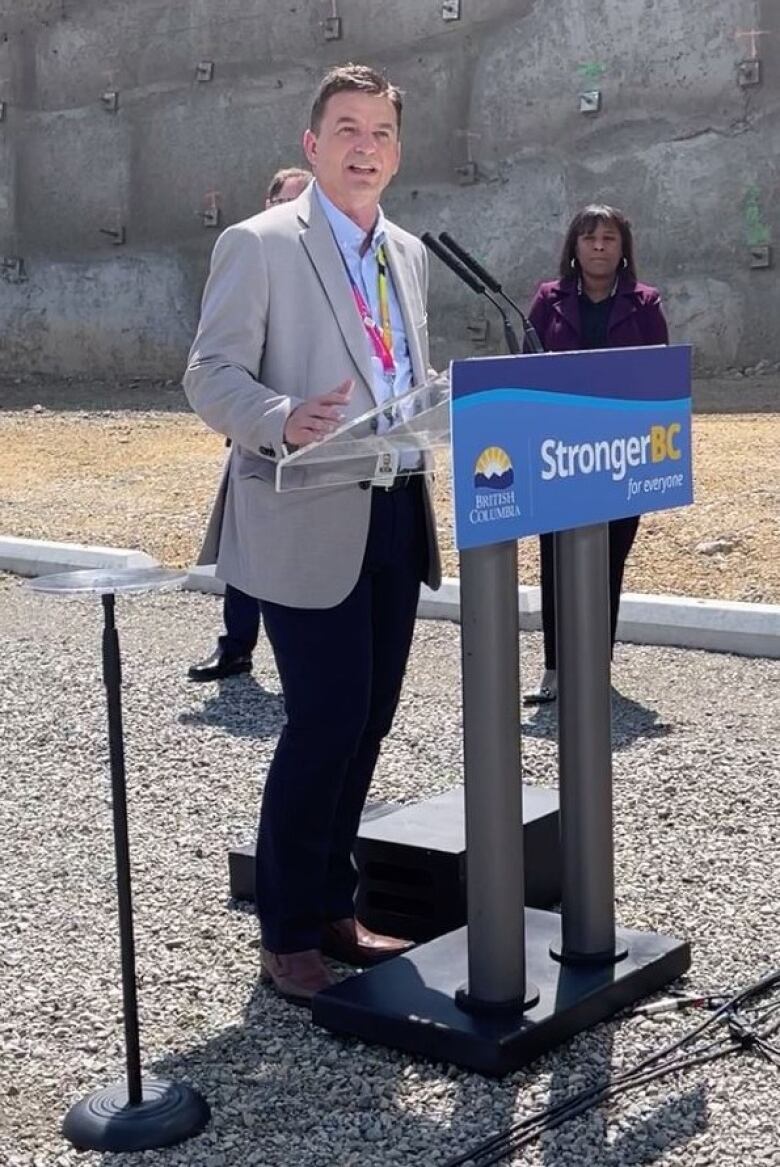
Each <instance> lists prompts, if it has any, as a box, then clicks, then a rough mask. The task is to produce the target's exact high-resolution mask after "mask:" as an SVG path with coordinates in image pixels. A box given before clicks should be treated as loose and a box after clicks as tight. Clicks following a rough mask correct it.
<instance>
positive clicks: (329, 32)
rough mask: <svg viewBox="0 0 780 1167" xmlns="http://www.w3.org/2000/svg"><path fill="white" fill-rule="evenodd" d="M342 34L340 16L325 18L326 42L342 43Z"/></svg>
mask: <svg viewBox="0 0 780 1167" xmlns="http://www.w3.org/2000/svg"><path fill="white" fill-rule="evenodd" d="M341 36H342V32H341V17H340V16H326V17H325V40H326V41H340V40H341Z"/></svg>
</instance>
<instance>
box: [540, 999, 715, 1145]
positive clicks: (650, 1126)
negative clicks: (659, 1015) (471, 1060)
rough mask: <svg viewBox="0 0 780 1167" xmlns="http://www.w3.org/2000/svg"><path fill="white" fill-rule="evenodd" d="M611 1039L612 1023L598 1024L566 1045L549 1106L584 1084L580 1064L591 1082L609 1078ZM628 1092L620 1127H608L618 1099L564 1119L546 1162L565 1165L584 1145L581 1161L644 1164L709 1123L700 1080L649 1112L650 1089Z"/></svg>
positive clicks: (558, 1062)
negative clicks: (575, 1078)
mask: <svg viewBox="0 0 780 1167" xmlns="http://www.w3.org/2000/svg"><path fill="white" fill-rule="evenodd" d="M625 1024H629V1025H630V1024H631V1022H630V1020H626V1022H625ZM613 1042H614V1026H612V1025H610V1026H608V1027H602V1026H600V1027H599V1028H598V1029H596V1030H594V1031H592V1032H591V1033H588V1034H583V1035H582V1036H581V1037H579V1038H577V1039H575V1043H574V1045H573V1047H572V1046H570V1047H568V1049H567V1050H566V1051H565V1053H564V1055H563V1056H562V1057H559V1058H557V1059H556V1063H555V1067H554V1069H553V1074H552V1080H551V1082H550V1105H553V1106H554V1105H556V1104H557V1103H561V1102H564V1101H565V1100H566V1099H567V1098H571V1097H572V1096H573V1095H574V1094H576V1093H578V1091H579V1090H580V1089H583V1088H584V1087H585V1083H584V1082H582V1084H581V1085H579V1086H577V1087H576V1088H575V1087H573V1084H572V1078H573V1076H574V1075H576V1074H577V1070H578V1067H579V1066H582V1065H586V1066H587V1068H588V1075H587V1076H588V1084H591V1083H593V1082H594V1080H598V1081H606V1080H607V1079H608V1078H609V1077H610V1074H611V1071H612V1060H613V1058H612V1050H613ZM660 1044H661V1031H659V1045H660ZM650 1089H651V1090H652V1087H650ZM661 1089H663V1082H662V1083H661ZM624 1097H625V1101H624V1102H623V1103H622V1104H620V1105H621V1108H622V1109H623V1114H621V1116H620V1118H619V1119H617V1121H616V1122H615V1123H614V1126H617V1127H618V1131H617V1134H615V1132H614V1130H613V1131H612V1132H610V1130H609V1129H608V1118H609V1113H610V1110H614V1108H615V1106H616V1103H614V1102H612V1103H609V1104H608V1106H606V1107H600V1108H597V1109H592V1110H588V1111H586V1112H585V1113H584V1114H583V1115H582V1116H581V1117H580V1118H579V1119H574V1120H572V1121H571V1122H568V1123H564V1124H563V1125H562V1126H560V1127H558V1128H557V1129H556V1130H555V1131H553V1132H551V1133H550V1134H549V1135H547V1137H546V1138H545V1140H544V1142H543V1143H542V1148H543V1159H542V1162H543V1163H544V1164H545V1167H561V1164H562V1163H566V1162H572V1158H571V1156H572V1154H573V1152H574V1150H575V1148H578V1149H580V1153H581V1156H582V1160H581V1161H582V1162H583V1164H584V1163H592V1164H594V1167H595V1165H596V1164H598V1167H626V1165H627V1164H631V1163H637V1164H638V1163H641V1164H643V1167H644V1165H646V1164H650V1163H655V1162H656V1161H657V1160H659V1159H662V1158H665V1157H666V1155H667V1152H669V1151H670V1150H671V1149H672V1148H674V1147H681V1146H683V1145H684V1144H685V1143H687V1142H689V1140H690V1139H692V1138H693V1137H694V1135H696V1134H699V1133H700V1132H701V1131H703V1130H705V1129H706V1127H707V1099H706V1091H705V1088H704V1087H703V1086H701V1085H698V1086H696V1087H694V1088H693V1089H692V1090H690V1091H688V1092H687V1093H684V1094H683V1093H679V1094H674V1095H671V1096H669V1097H667V1098H665V1099H664V1100H663V1101H662V1102H660V1103H658V1104H657V1105H655V1106H653V1108H652V1109H647V1110H646V1111H645V1113H641V1111H642V1110H645V1107H647V1097H648V1091H647V1089H646V1088H645V1089H644V1090H643V1089H642V1088H638V1089H637V1090H636V1091H634V1092H633V1093H632V1092H631V1091H629V1092H628V1094H627V1095H625V1096H624ZM643 1100H644V1103H645V1106H643V1105H642V1102H643ZM626 1112H627V1113H626ZM610 1134H613V1135H614V1137H610Z"/></svg>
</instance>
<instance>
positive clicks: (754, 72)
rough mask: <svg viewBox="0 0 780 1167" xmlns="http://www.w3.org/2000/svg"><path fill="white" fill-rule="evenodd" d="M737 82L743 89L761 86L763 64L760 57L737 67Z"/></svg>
mask: <svg viewBox="0 0 780 1167" xmlns="http://www.w3.org/2000/svg"><path fill="white" fill-rule="evenodd" d="M737 82H738V84H739V85H741V86H742V88H743V89H745V88H747V87H748V86H750V85H760V84H761V62H760V61H759V59H758V57H754V58H751V59H750V60H747V61H740V62H739V64H738V65H737Z"/></svg>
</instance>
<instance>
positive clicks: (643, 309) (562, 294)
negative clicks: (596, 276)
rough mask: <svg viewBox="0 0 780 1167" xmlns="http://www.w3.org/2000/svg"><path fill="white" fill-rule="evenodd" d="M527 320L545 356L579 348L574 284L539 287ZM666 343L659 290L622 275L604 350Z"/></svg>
mask: <svg viewBox="0 0 780 1167" xmlns="http://www.w3.org/2000/svg"><path fill="white" fill-rule="evenodd" d="M528 318H529V320H530V321H531V323H532V324H533V326H534V328H535V329H536V331H537V332H538V333H539V339H540V340H541V342H542V346H543V348H544V349H546V350H547V352H553V353H564V352H569V351H571V350H572V349H578V348H580V347H581V334H580V310H579V304H578V302H577V281H576V280H575V279H566V280H550V281H549V282H547V283H544V284H540V285H539V288H538V290H537V293H536V295H535V296H534V302H533V304H532V305H531V310H530V312H529V313H528ZM668 343H669V330H668V328H667V326H666V320H665V319H664V314H663V312H662V310H661V297H660V295H659V292H658V289H657V288H651V287H650V286H649V285H648V284H640V283H638V282H637V281H636V280H634V279H632V278H631V276H629V275H625V274H623V275H621V276H620V277H619V278H618V286H617V291H616V293H615V303H614V305H613V307H612V312H611V313H610V317H609V327H608V329H607V348H631V347H633V346H635V345H645V344H668Z"/></svg>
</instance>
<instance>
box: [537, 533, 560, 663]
mask: <svg viewBox="0 0 780 1167" xmlns="http://www.w3.org/2000/svg"><path fill="white" fill-rule="evenodd" d="M553 547H554V544H553V536H552V535H540V536H539V557H540V561H541V562H540V566H541V570H540V578H541V585H542V632H543V633H544V667H545V668H546V669H554V668H555V667H556V664H555V560H554V555H553Z"/></svg>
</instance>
